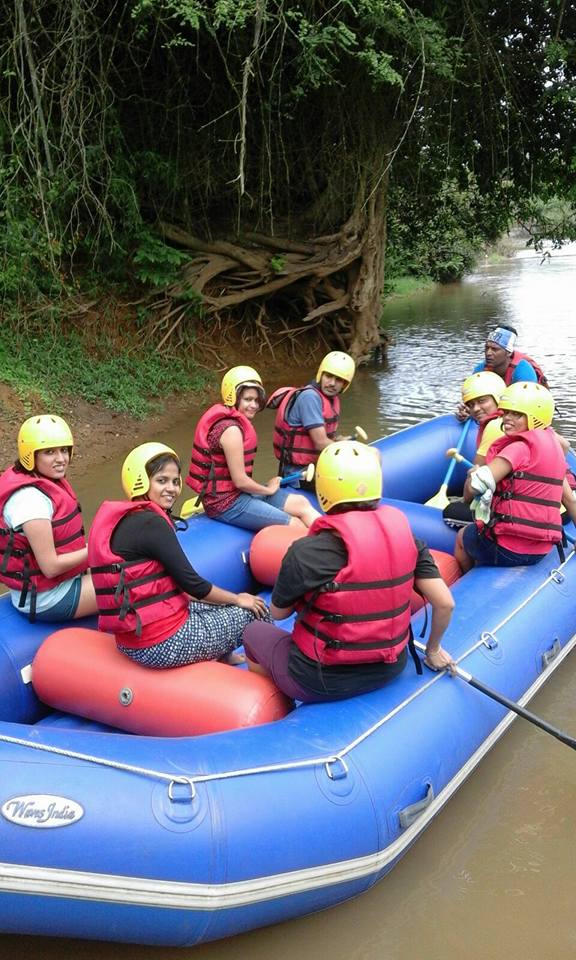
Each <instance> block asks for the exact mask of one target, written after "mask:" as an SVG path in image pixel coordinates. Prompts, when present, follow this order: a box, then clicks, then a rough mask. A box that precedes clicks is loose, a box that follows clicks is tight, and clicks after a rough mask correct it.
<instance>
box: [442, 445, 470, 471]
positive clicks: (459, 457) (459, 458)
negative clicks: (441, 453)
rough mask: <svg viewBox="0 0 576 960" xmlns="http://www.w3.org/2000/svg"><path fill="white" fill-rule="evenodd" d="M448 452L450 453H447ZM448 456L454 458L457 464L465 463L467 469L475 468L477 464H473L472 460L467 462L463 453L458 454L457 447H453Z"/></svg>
mask: <svg viewBox="0 0 576 960" xmlns="http://www.w3.org/2000/svg"><path fill="white" fill-rule="evenodd" d="M447 452H448V451H447ZM448 456H450V457H452V459H453V460H455V461H456V463H463V464H464V465H465V466H466V467H474V466H476V464H474V463H472V461H471V460H467V459H466V457H463V456H462V454H461V453H458V451H457V450H456V447H451V448H450V451H449V452H448Z"/></svg>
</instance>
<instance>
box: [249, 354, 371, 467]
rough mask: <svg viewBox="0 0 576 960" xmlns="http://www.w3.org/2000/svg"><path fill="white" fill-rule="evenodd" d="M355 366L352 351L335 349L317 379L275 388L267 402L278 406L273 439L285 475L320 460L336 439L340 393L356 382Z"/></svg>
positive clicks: (321, 368)
mask: <svg viewBox="0 0 576 960" xmlns="http://www.w3.org/2000/svg"><path fill="white" fill-rule="evenodd" d="M355 370H356V365H355V363H354V360H353V359H352V357H351V356H349V354H347V353H342V352H341V351H339V350H333V351H331V353H327V354H326V356H325V357H324V358H323V359H322V361H321V362H320V366H319V367H318V372H317V374H316V379H315V380H312V381H311V382H310V383H308V384H306V386H304V387H280V388H279V389H278V390H275V391H274V393H273V394H272V396H271V397H270V399H269V400H268V403H267V406H268V407H272V408H273V409H275V410H277V413H276V420H275V423H274V436H273V440H272V442H273V445H274V453H275V454H276V457H277V459H278V460H279V462H280V468H279V469H280V474H281V475H282V476H283V477H285V476H288V474H291V473H295V472H297V471H298V468H304V467H306V466H307V465H308V464H309V463H316V461H317V460H318V456H319V454H320V453H321V451H322V450H324V448H325V447H328V446H330V444H331V443H334V441H335V439H336V435H337V433H338V426H339V422H340V395H341V394H342V393H345V391H346V390H347V389H348V387H349V386H350V384H351V383H352V380H353V378H354V373H355Z"/></svg>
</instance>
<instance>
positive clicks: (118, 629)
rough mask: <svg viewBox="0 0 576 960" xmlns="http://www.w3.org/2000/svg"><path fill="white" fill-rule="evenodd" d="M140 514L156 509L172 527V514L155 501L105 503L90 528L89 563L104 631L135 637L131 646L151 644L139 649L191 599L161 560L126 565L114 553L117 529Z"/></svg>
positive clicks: (145, 558) (127, 562)
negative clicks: (149, 629)
mask: <svg viewBox="0 0 576 960" xmlns="http://www.w3.org/2000/svg"><path fill="white" fill-rule="evenodd" d="M136 510H152V511H153V512H154V513H157V514H158V516H159V517H162V518H163V519H164V520H165V521H166V523H169V524H170V526H172V521H171V519H170V517H169V516H168V514H167V513H166V511H165V510H163V509H162V507H159V506H157V505H156V504H155V503H151V502H150V501H149V500H135V501H132V502H130V501H128V500H122V501H110V500H105V501H104V503H103V504H102V506H101V507H100V508H99V510H98V512H97V513H96V516H95V517H94V521H93V523H92V527H91V529H90V534H89V537H88V562H89V564H90V572H91V574H92V582H93V583H94V588H95V590H96V602H97V604H98V612H99V614H100V616H99V617H98V629H99V630H103V631H107V632H109V633H114V634H116V636H117V637H118V635H119V634H120V635H122V634H134V638H130V643H127V644H126V645H141V646H146V643H145V642H142V643H141V644H138V640H139V639H140V638H141V636H142V629H143V628H144V627H146V626H147V625H148V624H150V623H155V622H157V621H159V620H165V619H168V618H173V617H174V616H175V615H176V614H178V613H179V612H184V611H185V610H187V608H188V597H187V595H186V594H185V593H184V591H183V590H182V588H181V587H179V586H178V584H177V583H176V581H175V580H173V579H172V577H170V576H169V575H168V574H167V573H166V571H165V570H164V567H163V566H162V564H161V563H160V562H159V561H158V560H151V559H149V558H147V557H144V558H142V560H124V559H123V558H122V557H121V556H120V555H119V554H117V553H114V552H113V550H112V548H111V546H110V540H111V539H112V534H113V533H114V530H115V529H116V527H117V526H118V524H119V523H120V521H121V520H122V519H123V517H125V516H127V514H129V513H133V512H134V511H136ZM155 642H156V641H155ZM122 643H123V644H124V637H122Z"/></svg>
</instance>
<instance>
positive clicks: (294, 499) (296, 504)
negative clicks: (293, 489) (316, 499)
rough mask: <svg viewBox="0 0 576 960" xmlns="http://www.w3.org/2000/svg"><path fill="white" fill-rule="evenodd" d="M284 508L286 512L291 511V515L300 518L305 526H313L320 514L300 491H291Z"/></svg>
mask: <svg viewBox="0 0 576 960" xmlns="http://www.w3.org/2000/svg"><path fill="white" fill-rule="evenodd" d="M284 510H285V511H286V513H289V514H290V516H291V517H295V518H296V519H298V520H300V521H301V522H302V523H303V524H304V526H305V527H309V526H311V524H313V523H314V521H315V520H316V519H317V518H318V517H319V516H320V514H319V513H318V511H317V510H315V509H314V507H313V506H312V504H311V503H310V501H309V500H307V499H306V497H303V496H302V495H301V494H299V493H290V494H289V495H288V497H287V499H286V503H285V504H284Z"/></svg>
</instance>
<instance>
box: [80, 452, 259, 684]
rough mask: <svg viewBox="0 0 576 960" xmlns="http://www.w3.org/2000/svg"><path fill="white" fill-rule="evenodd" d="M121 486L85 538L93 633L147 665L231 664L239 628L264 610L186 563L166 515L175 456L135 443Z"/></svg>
mask: <svg viewBox="0 0 576 960" xmlns="http://www.w3.org/2000/svg"><path fill="white" fill-rule="evenodd" d="M122 487H123V489H124V493H125V494H126V496H127V497H128V498H129V499H128V500H126V501H121V502H112V501H105V502H104V503H103V504H102V506H101V507H100V509H99V510H98V512H97V514H96V516H95V517H94V522H93V524H92V528H91V530H90V536H89V538H88V557H89V560H90V567H91V569H92V576H93V580H94V585H95V587H96V596H97V599H98V611H99V614H100V616H99V619H98V628H99V629H100V630H105V631H108V632H110V633H113V634H114V636H115V638H116V644H117V646H118V649H119V650H120V651H121V652H122V653H124V654H125V655H126V656H127V657H130V659H131V660H136V661H137V662H138V663H141V664H143V665H144V666H147V667H154V668H158V669H162V668H167V667H179V666H183V665H184V664H188V663H197V662H199V661H201V660H219V659H226V660H227V661H228V662H236V660H237V659H238V658H237V657H236V656H235V655H234V654H233V652H232V651H233V650H234V649H235V648H236V647H237V646H239V644H240V643H241V642H242V630H243V629H244V627H245V626H246V625H247V624H248V623H250V622H251V621H252V620H253V619H254V618H255V617H262V616H265V615H266V606H265V604H264V601H263V600H261V599H260V598H259V597H254V596H252V595H251V594H249V593H238V594H236V593H231V592H230V591H229V590H222V589H221V588H220V587H216V586H214V585H213V584H212V583H209V582H208V581H207V580H205V579H204V578H203V577H201V576H200V575H199V574H198V573H197V572H196V571H195V570H194V568H193V567H192V566H191V564H190V563H189V561H188V559H187V557H186V555H185V554H184V552H183V550H182V548H181V546H180V543H179V541H178V538H177V536H176V533H175V526H174V521H173V520H172V517H171V514H170V511H171V509H172V506H173V504H174V501H175V500H176V497H177V496H178V495H179V493H180V491H181V489H182V481H181V476H180V461H179V459H178V457H177V455H176V454H175V452H174V451H173V450H172V449H171V448H170V447H167V446H165V445H164V444H163V443H143V444H141V445H140V446H139V447H136V448H135V449H134V450H132V452H131V453H129V454H128V456H127V457H126V460H125V461H124V465H123V467H122Z"/></svg>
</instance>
